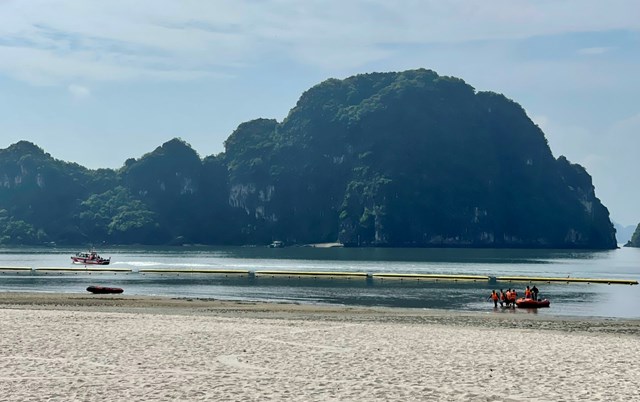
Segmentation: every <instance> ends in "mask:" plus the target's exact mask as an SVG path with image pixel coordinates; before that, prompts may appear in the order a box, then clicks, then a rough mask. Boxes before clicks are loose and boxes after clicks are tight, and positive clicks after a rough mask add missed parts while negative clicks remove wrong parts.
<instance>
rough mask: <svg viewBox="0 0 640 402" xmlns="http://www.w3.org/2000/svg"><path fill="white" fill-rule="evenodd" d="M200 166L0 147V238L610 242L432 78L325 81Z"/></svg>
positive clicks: (534, 154) (500, 118) (481, 104)
mask: <svg viewBox="0 0 640 402" xmlns="http://www.w3.org/2000/svg"><path fill="white" fill-rule="evenodd" d="M224 145H225V152H224V153H222V154H220V155H216V156H208V157H206V158H204V159H201V158H200V157H199V155H198V154H197V153H196V152H195V151H194V150H193V149H192V148H191V147H190V146H189V145H188V144H186V143H185V142H184V141H182V140H179V139H174V140H171V141H169V142H167V143H165V144H163V145H162V146H160V147H158V148H157V149H155V150H154V151H153V152H150V153H149V154H146V155H143V156H142V157H140V158H138V159H129V160H127V161H126V162H125V164H124V166H123V167H122V168H121V169H118V170H117V171H114V170H107V169H102V170H97V171H92V170H87V169H85V168H83V167H81V166H78V165H75V164H70V163H65V162H62V161H58V160H55V159H53V158H51V156H49V155H48V154H46V153H45V152H44V151H43V150H41V149H39V148H38V147H37V146H35V145H33V144H30V143H27V142H20V143H18V144H14V145H12V146H11V147H9V148H7V149H5V150H1V151H0V179H1V180H2V186H1V187H0V222H1V223H2V226H0V230H1V232H0V242H2V243H30V244H37V243H41V242H47V241H54V242H56V243H69V244H77V243H94V244H97V243H100V242H109V243H117V244H131V243H141V244H184V243H204V244H264V243H268V242H270V241H272V240H276V239H278V240H284V241H286V242H287V243H297V244H302V243H314V242H329V241H336V240H339V241H341V242H343V243H344V244H345V245H352V246H357V245H360V246H372V245H376V246H401V247H406V246H417V247H424V246H458V247H460V246H467V247H586V248H614V247H616V241H615V232H614V229H613V225H612V224H611V222H610V220H609V212H608V211H607V209H606V207H604V206H603V205H602V204H601V202H600V201H599V200H598V198H597V197H596V195H595V191H594V187H593V184H592V182H591V177H590V176H589V174H588V173H587V172H586V171H585V169H584V168H582V167H581V166H579V165H575V164H571V163H570V162H569V161H567V160H566V159H565V158H564V157H559V158H557V159H556V158H554V157H553V155H552V153H551V150H550V149H549V146H548V144H547V141H546V139H545V137H544V134H543V132H542V131H541V130H540V129H539V128H538V127H537V126H536V125H535V124H533V122H531V120H530V119H529V118H528V117H527V115H526V113H525V111H524V110H523V109H522V108H521V107H520V106H519V105H518V104H517V103H515V102H513V101H511V100H509V99H507V98H506V97H504V96H503V95H499V94H495V93H491V92H477V91H475V90H474V88H472V87H471V86H469V85H468V84H466V83H465V82H464V81H462V80H460V79H457V78H451V77H442V76H439V75H438V74H436V73H435V72H433V71H429V70H412V71H405V72H401V73H375V74H363V75H358V76H354V77H351V78H348V79H345V80H335V79H330V80H327V81H325V82H323V83H321V84H319V85H316V86H314V87H313V88H311V89H309V90H308V91H306V92H305V93H304V94H303V95H302V96H301V98H300V100H299V101H298V103H297V104H296V106H295V107H294V108H293V109H292V110H291V111H290V113H289V115H288V116H287V118H286V119H285V120H284V121H282V122H277V121H275V120H268V119H257V120H253V121H250V122H245V123H242V124H240V125H239V126H238V128H237V129H236V130H235V131H234V132H233V133H232V134H231V135H230V136H229V138H228V139H227V140H226V141H225V144H224Z"/></svg>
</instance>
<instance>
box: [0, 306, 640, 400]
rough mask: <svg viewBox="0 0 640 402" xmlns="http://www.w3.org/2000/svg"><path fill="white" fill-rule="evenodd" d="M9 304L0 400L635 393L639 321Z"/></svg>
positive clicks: (3, 315) (0, 314) (617, 396)
mask: <svg viewBox="0 0 640 402" xmlns="http://www.w3.org/2000/svg"><path fill="white" fill-rule="evenodd" d="M14 299H15V296H13V295H9V296H6V294H5V297H4V299H3V298H0V323H1V332H0V400H2V401H4V400H9V401H103V400H113V401H176V400H180V401H203V400H231V401H270V400H271V401H282V400H296V401H316V400H322V401H325V400H329V401H331V400H348V401H373V400H384V401H389V400H396V401H415V400H437V401H441V400H465V401H466V400H472V401H493V400H495V401H503V400H513V401H523V400H525V399H529V400H534V401H541V400H544V401H563V400H566V401H569V400H587V401H596V400H602V401H604V400H606V401H611V400H625V401H631V400H640V389H639V385H638V384H639V382H640V336H639V335H638V334H639V333H640V331H639V328H640V324H639V323H638V322H636V321H607V320H598V321H589V320H540V319H530V318H528V317H524V318H523V317H522V315H518V317H516V316H515V315H513V316H506V317H505V316H504V315H503V316H501V317H499V316H498V315H496V314H491V313H487V314H475V315H464V314H450V313H446V312H437V311H415V310H413V311H407V310H392V309H339V308H326V309H323V308H319V307H318V308H314V307H296V306H282V305H269V304H250V305H247V304H235V303H224V302H196V303H189V302H186V301H181V302H175V301H169V300H165V301H164V302H162V301H157V300H151V301H150V300H149V299H146V300H136V299H125V298H122V299H117V298H102V299H100V298H93V299H91V298H86V297H82V298H81V297H75V298H73V297H71V298H70V297H69V296H57V298H56V299H55V300H53V301H52V300H49V301H48V302H46V303H45V302H43V300H42V296H41V295H40V296H38V295H32V296H29V295H22V296H20V297H18V299H19V301H18V302H15V303H13V302H12V301H13V300H14ZM83 300H85V301H83ZM113 300H116V302H115V303H114V302H113ZM118 300H119V301H118ZM114 304H116V306H114ZM538 328H545V329H542V330H540V329H538Z"/></svg>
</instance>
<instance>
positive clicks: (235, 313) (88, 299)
mask: <svg viewBox="0 0 640 402" xmlns="http://www.w3.org/2000/svg"><path fill="white" fill-rule="evenodd" d="M3 309H18V310H64V311H88V312H97V313H127V314H140V313H144V314H153V315H191V316H216V317H231V318H236V317H245V318H255V319H282V320H302V321H309V320H322V321H338V322H351V321H353V322H383V323H386V322H392V323H411V324H426V325H444V326H474V327H479V328H487V327H490V328H492V327H495V326H499V327H500V328H503V329H534V328H535V329H536V330H541V331H543V330H551V331H560V332H585V333H613V334H619V335H620V334H626V335H633V336H640V319H628V318H604V317H583V316H538V315H535V314H512V312H514V311H512V310H497V311H496V310H493V309H488V310H487V311H478V312H467V311H455V310H440V309H425V308H401V307H365V306H345V305H328V304H305V303H286V302H261V301H235V300H221V299H207V298H188V297H166V296H137V295H136V296H130V295H124V294H120V295H114V294H106V295H104V294H103V295H91V294H86V293H44V292H43V293H40V292H0V311H1V310H3Z"/></svg>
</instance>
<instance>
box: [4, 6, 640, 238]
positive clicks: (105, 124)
mask: <svg viewBox="0 0 640 402" xmlns="http://www.w3.org/2000/svg"><path fill="white" fill-rule="evenodd" d="M420 67H424V68H428V69H432V70H435V71H436V72H437V73H438V74H440V75H452V76H456V77H460V78H462V79H464V80H465V81H466V82H467V83H469V84H470V85H472V86H473V87H475V88H476V89H478V90H492V91H495V92H500V93H503V94H505V95H506V96H507V97H509V98H511V99H513V100H515V101H516V102H518V103H520V104H521V105H522V106H523V107H524V108H525V109H526V110H527V113H528V114H529V116H530V117H531V118H532V119H533V120H534V121H535V122H536V123H537V124H538V125H539V126H540V127H541V128H542V129H543V130H544V132H545V133H546V136H547V138H548V140H549V143H550V145H551V149H552V150H553V153H554V155H555V156H559V155H565V156H567V158H568V159H569V160H571V161H572V162H577V163H580V164H582V165H584V166H585V167H586V168H587V170H588V171H589V173H590V174H591V175H592V176H593V180H594V184H595V186H596V194H597V195H598V196H599V197H600V198H601V199H602V200H603V202H604V203H605V205H607V207H608V208H609V210H610V212H611V215H612V219H613V220H615V221H617V222H619V223H622V224H625V225H630V224H637V223H638V222H640V185H638V179H637V177H638V172H640V157H638V154H640V102H638V94H640V1H638V0H628V1H627V0H608V1H602V0H566V1H562V0H530V1H523V0H494V1H492V0H477V1H475V0H465V1H463V0H447V1H444V0H433V1H432V0H395V1H388V0H346V1H345V0H341V1H335V0H323V1H320V0H262V1H258V0H229V1H216V0H209V1H205V0H202V1H189V0H181V1H175V0H172V1H168V0H136V1H130V0H127V1H119V0H109V1H89V0H75V1H71V0H58V1H56V0H42V1H40V0H15V1H13V0H0V148H6V147H7V146H9V145H10V144H12V143H15V142H16V141H19V140H22V139H25V140H29V141H32V142H34V143H36V144H37V145H39V146H40V147H42V148H43V149H44V150H45V151H47V152H49V153H50V154H51V155H52V156H53V157H55V158H58V159H62V160H66V161H72V162H77V163H79V164H81V165H84V166H86V167H89V168H98V167H111V168H118V167H120V166H122V165H123V163H124V161H125V160H126V159H127V158H130V157H135V158H138V157H140V156H142V155H143V154H145V153H147V152H150V151H152V150H153V149H155V148H156V147H157V146H159V145H161V144H162V143H164V142H165V141H168V140H170V139H171V138H174V137H180V138H182V139H184V140H185V141H187V142H188V143H190V144H191V145H192V146H193V147H194V149H196V151H198V153H199V154H200V156H201V157H204V156H207V155H211V154H217V153H219V152H221V151H222V150H223V142H224V140H225V139H226V138H227V137H228V136H229V135H230V134H231V132H232V131H233V130H234V129H235V128H236V127H237V126H238V125H239V124H240V123H242V122H244V121H247V120H251V119H254V118H258V117H266V118H276V119H278V120H279V121H280V120H282V119H283V118H284V117H285V116H286V115H287V113H288V112H289V109H291V108H292V107H293V106H294V105H295V103H296V101H297V99H298V98H299V96H300V95H301V93H302V92H303V91H305V90H306V89H308V88H310V87H311V86H313V85H315V84H317V83H319V82H321V81H323V80H325V79H327V78H330V77H335V78H346V77H348V76H351V75H354V74H357V73H365V72H373V71H400V70H406V69H413V68H420Z"/></svg>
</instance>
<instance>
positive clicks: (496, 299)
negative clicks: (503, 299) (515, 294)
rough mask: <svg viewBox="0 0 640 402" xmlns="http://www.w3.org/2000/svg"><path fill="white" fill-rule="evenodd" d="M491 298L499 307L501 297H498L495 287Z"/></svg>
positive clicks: (495, 305) (495, 306) (494, 305)
mask: <svg viewBox="0 0 640 402" xmlns="http://www.w3.org/2000/svg"><path fill="white" fill-rule="evenodd" d="M489 298H490V299H491V300H493V307H494V308H497V307H498V300H500V298H499V297H498V294H497V293H496V291H495V289H494V290H493V292H491V296H489Z"/></svg>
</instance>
